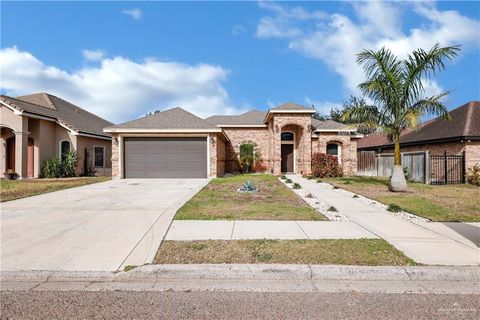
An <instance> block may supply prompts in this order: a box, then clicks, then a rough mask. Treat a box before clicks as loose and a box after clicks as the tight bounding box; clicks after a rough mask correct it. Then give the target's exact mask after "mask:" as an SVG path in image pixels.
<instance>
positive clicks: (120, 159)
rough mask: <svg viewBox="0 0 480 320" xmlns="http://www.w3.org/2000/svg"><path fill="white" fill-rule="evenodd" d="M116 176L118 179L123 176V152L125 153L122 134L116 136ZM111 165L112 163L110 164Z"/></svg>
mask: <svg viewBox="0 0 480 320" xmlns="http://www.w3.org/2000/svg"><path fill="white" fill-rule="evenodd" d="M118 153H119V154H118V171H119V172H118V176H119V178H120V179H124V178H125V168H124V167H125V164H124V157H125V155H124V153H125V141H124V139H123V136H119V137H118ZM112 167H113V165H112Z"/></svg>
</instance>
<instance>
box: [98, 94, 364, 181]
mask: <svg viewBox="0 0 480 320" xmlns="http://www.w3.org/2000/svg"><path fill="white" fill-rule="evenodd" d="M314 113H315V110H313V109H312V108H306V107H304V106H301V105H298V104H294V103H286V104H283V105H280V106H278V107H276V108H272V109H270V110H268V111H257V110H253V111H249V112H246V113H244V114H241V115H234V116H212V117H209V118H206V119H202V118H200V117H197V116H195V115H194V114H191V113H190V112H188V111H185V110H183V109H181V108H173V109H169V110H165V111H162V112H158V113H155V114H152V115H148V116H145V117H143V118H140V119H137V120H133V121H129V122H126V123H123V124H120V125H115V126H110V127H108V128H105V130H104V132H106V133H109V134H111V135H112V137H113V139H112V175H113V176H114V177H119V178H206V177H217V176H222V175H223V174H224V173H226V172H228V173H235V172H238V171H239V153H240V149H241V147H242V145H244V144H246V143H254V144H255V145H256V147H255V150H254V152H256V153H259V154H260V155H261V159H262V160H261V161H262V162H263V164H264V165H265V166H266V172H269V173H272V174H275V175H279V174H281V173H282V172H295V173H299V174H304V175H309V174H310V173H311V159H312V154H313V153H316V152H321V153H329V154H332V155H334V156H336V157H338V161H339V163H340V164H341V165H342V166H343V169H344V173H345V174H355V172H356V165H357V160H356V150H357V140H358V139H359V138H361V137H362V136H361V135H359V134H358V133H357V132H356V131H355V130H354V129H351V128H349V127H347V126H345V125H343V124H340V123H337V122H335V121H319V120H317V119H315V118H313V117H312V116H313V114H314Z"/></svg>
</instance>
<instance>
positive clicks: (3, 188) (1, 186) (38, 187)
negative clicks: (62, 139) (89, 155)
mask: <svg viewBox="0 0 480 320" xmlns="http://www.w3.org/2000/svg"><path fill="white" fill-rule="evenodd" d="M110 179H111V178H110V177H82V178H64V179H31V180H5V179H1V180H0V202H5V201H10V200H15V199H20V198H26V197H31V196H35V195H39V194H43V193H48V192H53V191H58V190H63V189H68V188H74V187H80V186H84V185H87V184H92V183H97V182H103V181H107V180H110Z"/></svg>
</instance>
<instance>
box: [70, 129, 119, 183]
mask: <svg viewBox="0 0 480 320" xmlns="http://www.w3.org/2000/svg"><path fill="white" fill-rule="evenodd" d="M95 146H97V147H104V148H105V166H104V167H95V166H94V164H95V163H94V158H95V153H94V147H95ZM85 149H87V154H88V156H87V169H91V168H95V175H96V176H110V175H111V174H112V142H111V141H110V140H104V139H95V138H90V137H84V136H78V137H77V153H78V156H79V160H78V167H77V173H78V174H83V173H84V167H85V165H84V163H85V161H84V159H85Z"/></svg>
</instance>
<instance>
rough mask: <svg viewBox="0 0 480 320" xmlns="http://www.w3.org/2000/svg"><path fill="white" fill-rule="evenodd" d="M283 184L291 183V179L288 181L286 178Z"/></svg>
mask: <svg viewBox="0 0 480 320" xmlns="http://www.w3.org/2000/svg"><path fill="white" fill-rule="evenodd" d="M285 183H293V181H292V179H288V178H287V179H286V180H285Z"/></svg>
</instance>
